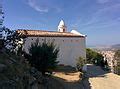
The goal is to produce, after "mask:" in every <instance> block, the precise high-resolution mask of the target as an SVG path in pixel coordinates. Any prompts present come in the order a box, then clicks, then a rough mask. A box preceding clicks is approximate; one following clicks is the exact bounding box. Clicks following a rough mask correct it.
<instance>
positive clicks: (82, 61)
mask: <svg viewBox="0 0 120 89" xmlns="http://www.w3.org/2000/svg"><path fill="white" fill-rule="evenodd" d="M85 61H86V60H85V58H83V57H79V58H78V59H77V64H76V67H77V70H79V71H82V67H83V66H84V64H85Z"/></svg>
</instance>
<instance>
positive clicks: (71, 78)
mask: <svg viewBox="0 0 120 89" xmlns="http://www.w3.org/2000/svg"><path fill="white" fill-rule="evenodd" d="M54 76H55V77H58V78H61V79H64V80H65V81H67V82H76V81H79V80H80V77H79V76H80V72H75V73H64V72H55V74H54Z"/></svg>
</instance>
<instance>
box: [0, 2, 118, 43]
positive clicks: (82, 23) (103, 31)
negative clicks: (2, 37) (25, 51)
mask: <svg viewBox="0 0 120 89" xmlns="http://www.w3.org/2000/svg"><path fill="white" fill-rule="evenodd" d="M0 1H2V2H3V10H4V12H5V21H4V25H5V26H6V27H8V28H11V29H20V28H21V29H40V30H50V31H51V30H53V31H56V30H57V26H58V23H59V21H60V20H61V19H63V20H64V21H65V23H66V25H67V27H68V31H71V30H72V29H76V30H77V31H79V32H81V33H83V34H86V35H87V45H111V44H118V43H120V0H0Z"/></svg>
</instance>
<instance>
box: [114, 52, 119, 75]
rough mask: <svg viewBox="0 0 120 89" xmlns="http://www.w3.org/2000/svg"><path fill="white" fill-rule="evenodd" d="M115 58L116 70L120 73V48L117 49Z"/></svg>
mask: <svg viewBox="0 0 120 89" xmlns="http://www.w3.org/2000/svg"><path fill="white" fill-rule="evenodd" d="M114 59H115V60H116V62H117V63H116V65H115V66H116V67H115V72H116V73H117V74H120V50H117V51H116V52H115V55H114Z"/></svg>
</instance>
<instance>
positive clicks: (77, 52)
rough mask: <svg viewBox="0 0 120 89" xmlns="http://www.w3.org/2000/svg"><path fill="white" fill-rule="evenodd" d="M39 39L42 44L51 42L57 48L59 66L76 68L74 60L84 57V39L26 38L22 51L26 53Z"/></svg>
mask: <svg viewBox="0 0 120 89" xmlns="http://www.w3.org/2000/svg"><path fill="white" fill-rule="evenodd" d="M37 38H38V39H39V41H40V43H42V42H43V41H44V40H45V39H46V41H53V40H54V43H55V44H56V45H57V46H58V47H59V49H60V51H59V56H58V61H59V64H64V65H70V66H74V67H75V66H76V59H78V58H79V57H80V56H81V57H84V58H85V57H86V46H85V38H84V37H28V38H26V39H25V40H26V41H25V45H24V50H25V51H26V52H28V48H29V47H30V45H31V43H33V42H35V41H36V39H37Z"/></svg>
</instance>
